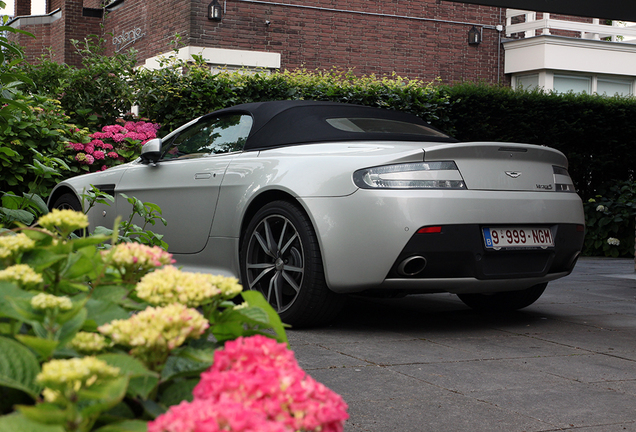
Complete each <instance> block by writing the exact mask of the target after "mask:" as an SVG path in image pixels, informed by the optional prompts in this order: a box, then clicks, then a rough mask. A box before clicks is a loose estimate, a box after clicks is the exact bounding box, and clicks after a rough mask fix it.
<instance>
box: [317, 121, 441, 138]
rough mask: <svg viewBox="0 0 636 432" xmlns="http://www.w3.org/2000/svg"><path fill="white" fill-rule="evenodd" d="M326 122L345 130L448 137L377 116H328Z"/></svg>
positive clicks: (415, 125) (417, 126) (413, 124)
mask: <svg viewBox="0 0 636 432" xmlns="http://www.w3.org/2000/svg"><path fill="white" fill-rule="evenodd" d="M327 123H329V125H331V126H332V127H334V128H336V129H339V130H342V131H345V132H362V133H387V134H410V135H425V136H436V137H448V135H446V134H443V133H441V132H439V131H436V130H435V129H433V128H431V127H427V126H424V125H420V124H416V123H407V122H403V121H398V120H387V119H378V118H330V119H327Z"/></svg>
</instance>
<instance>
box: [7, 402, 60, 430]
mask: <svg viewBox="0 0 636 432" xmlns="http://www.w3.org/2000/svg"><path fill="white" fill-rule="evenodd" d="M16 408H17V410H18V411H19V412H20V413H21V414H22V415H24V416H25V417H27V418H28V419H29V420H33V421H35V422H38V423H44V424H46V425H63V424H65V423H66V412H65V411H64V410H63V409H62V408H60V407H59V406H57V405H55V404H52V403H39V404H37V405H35V406H27V405H18V406H17V407H16Z"/></svg>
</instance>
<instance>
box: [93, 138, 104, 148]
mask: <svg viewBox="0 0 636 432" xmlns="http://www.w3.org/2000/svg"><path fill="white" fill-rule="evenodd" d="M90 144H91V145H93V146H94V147H99V148H102V146H103V145H104V141H102V140H99V139H94V140H93V141H91V142H90Z"/></svg>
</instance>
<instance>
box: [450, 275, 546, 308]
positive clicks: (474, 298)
mask: <svg viewBox="0 0 636 432" xmlns="http://www.w3.org/2000/svg"><path fill="white" fill-rule="evenodd" d="M547 286H548V283H547V282H546V283H542V284H538V285H535V286H532V287H530V288H528V289H525V290H521V291H505V292H499V293H494V294H457V297H459V299H460V300H461V301H463V302H464V303H465V304H466V305H467V306H469V307H471V308H473V309H476V310H481V311H488V312H508V311H514V310H517V309H523V308H524V307H526V306H530V305H531V304H532V303H534V302H535V301H537V300H538V299H539V297H541V294H543V291H545V289H546V287H547Z"/></svg>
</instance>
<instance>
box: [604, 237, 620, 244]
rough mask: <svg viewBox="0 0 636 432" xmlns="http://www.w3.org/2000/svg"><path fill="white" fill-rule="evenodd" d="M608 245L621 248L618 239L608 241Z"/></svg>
mask: <svg viewBox="0 0 636 432" xmlns="http://www.w3.org/2000/svg"><path fill="white" fill-rule="evenodd" d="M607 244H609V245H611V246H619V245H620V244H621V241H620V240H619V239H617V238H614V237H610V238H608V239H607Z"/></svg>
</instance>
